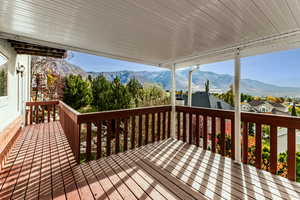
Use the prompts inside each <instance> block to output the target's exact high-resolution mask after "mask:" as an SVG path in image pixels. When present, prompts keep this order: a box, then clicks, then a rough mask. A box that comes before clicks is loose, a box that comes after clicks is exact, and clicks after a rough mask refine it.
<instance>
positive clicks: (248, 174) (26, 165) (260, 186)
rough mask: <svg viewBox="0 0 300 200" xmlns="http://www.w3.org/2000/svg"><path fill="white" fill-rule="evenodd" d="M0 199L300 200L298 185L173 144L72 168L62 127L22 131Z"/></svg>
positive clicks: (2, 176) (1, 177)
mask: <svg viewBox="0 0 300 200" xmlns="http://www.w3.org/2000/svg"><path fill="white" fill-rule="evenodd" d="M0 198H1V199H130V200H131V199H185V200H186V199H300V184H298V183H295V182H291V181H289V180H288V179H285V178H282V177H279V176H275V175H272V174H271V173H268V172H265V171H261V170H257V169H256V168H254V167H251V166H248V165H244V164H235V163H234V162H232V160H231V159H229V158H224V157H221V156H220V155H218V154H213V153H211V152H210V151H204V150H202V149H200V148H197V147H196V146H194V145H187V144H185V143H183V142H181V141H177V140H174V139H168V140H164V141H161V142H158V143H155V144H150V145H147V146H143V147H141V148H138V149H135V150H131V151H127V152H126V153H119V154H117V155H113V156H110V157H108V158H104V159H100V160H97V161H91V162H89V163H85V164H80V165H76V162H75V159H74V157H73V154H72V152H71V149H70V147H69V145H68V142H67V139H66V137H65V135H64V133H63V132H62V128H61V126H60V124H59V122H50V123H44V124H38V125H31V126H27V127H26V128H25V129H24V130H23V131H22V132H21V134H20V136H19V138H18V139H17V142H16V144H15V146H14V147H13V149H12V151H11V152H10V155H9V156H8V159H7V161H6V164H5V168H4V169H3V170H2V171H1V173H0Z"/></svg>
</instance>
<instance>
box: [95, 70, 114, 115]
mask: <svg viewBox="0 0 300 200" xmlns="http://www.w3.org/2000/svg"><path fill="white" fill-rule="evenodd" d="M92 95H93V99H92V102H91V105H92V106H93V107H95V108H96V110H97V111H103V110H110V109H111V106H110V104H111V102H112V85H111V82H109V81H108V80H106V78H105V77H104V76H102V75H101V76H97V77H96V78H95V79H93V80H92Z"/></svg>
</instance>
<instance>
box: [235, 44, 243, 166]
mask: <svg viewBox="0 0 300 200" xmlns="http://www.w3.org/2000/svg"><path fill="white" fill-rule="evenodd" d="M234 61H235V62H234V85H233V88H234V103H235V113H234V132H235V139H234V140H235V160H236V161H237V162H241V93H240V78H241V61H240V50H239V49H237V50H236V52H235V59H234Z"/></svg>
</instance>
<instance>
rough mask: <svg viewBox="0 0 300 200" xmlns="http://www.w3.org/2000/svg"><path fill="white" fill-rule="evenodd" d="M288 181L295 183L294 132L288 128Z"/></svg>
mask: <svg viewBox="0 0 300 200" xmlns="http://www.w3.org/2000/svg"><path fill="white" fill-rule="evenodd" d="M287 160H288V179H290V180H292V181H296V132H295V129H294V128H288V159H287Z"/></svg>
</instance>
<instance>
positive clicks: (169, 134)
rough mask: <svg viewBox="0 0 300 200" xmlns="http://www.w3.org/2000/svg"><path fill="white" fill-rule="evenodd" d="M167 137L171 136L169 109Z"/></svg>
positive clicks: (169, 114) (169, 113)
mask: <svg viewBox="0 0 300 200" xmlns="http://www.w3.org/2000/svg"><path fill="white" fill-rule="evenodd" d="M167 137H168V138H170V137H171V111H169V112H168V133H167Z"/></svg>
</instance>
